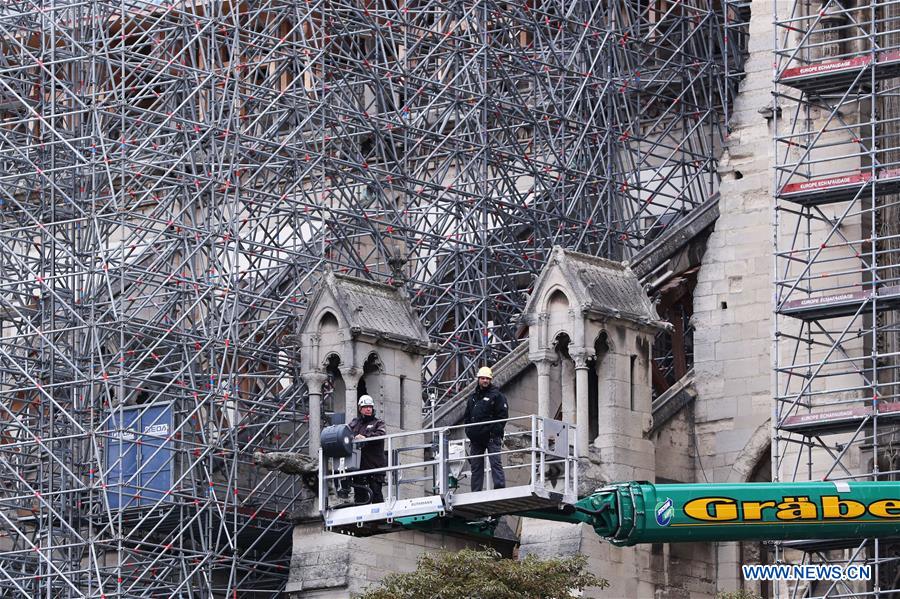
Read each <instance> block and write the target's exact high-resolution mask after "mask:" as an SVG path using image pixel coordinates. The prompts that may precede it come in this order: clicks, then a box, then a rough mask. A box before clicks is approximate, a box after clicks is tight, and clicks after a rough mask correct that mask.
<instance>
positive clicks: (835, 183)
mask: <svg viewBox="0 0 900 599" xmlns="http://www.w3.org/2000/svg"><path fill="white" fill-rule="evenodd" d="M873 181H874V186H873V185H870V183H872V182H873ZM872 187H874V193H875V195H876V196H882V195H886V194H889V193H896V192H898V191H900V168H892V169H883V170H881V171H879V172H878V173H877V175H876V176H875V177H874V179H873V177H872V173H871V172H856V173H850V174H845V175H841V176H838V177H825V178H819V179H810V180H809V181H800V182H796V183H788V184H786V185H783V186H782V187H781V189H780V190H779V191H778V193H777V198H778V199H779V200H784V201H787V202H792V203H794V204H799V205H801V206H819V205H823V204H833V203H836V202H849V201H851V200H853V199H855V198H857V197H860V190H862V189H864V188H868V189H865V191H864V192H863V193H862V197H869V194H870V193H872V189H871V188H872Z"/></svg>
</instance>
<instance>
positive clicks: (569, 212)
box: [0, 0, 746, 598]
mask: <svg viewBox="0 0 900 599" xmlns="http://www.w3.org/2000/svg"><path fill="white" fill-rule="evenodd" d="M743 18H745V15H743V12H742V11H741V10H738V9H734V8H733V7H732V5H730V4H728V3H724V4H723V3H722V2H719V1H710V0H690V1H671V0H654V1H653V2H650V1H644V0H614V1H612V2H608V3H597V2H594V1H592V0H591V1H587V0H577V1H575V2H572V1H562V0H527V1H525V2H509V3H507V2H500V1H492V0H480V1H474V0H473V1H456V0H454V1H450V2H440V3H439V2H435V1H432V0H416V1H414V2H406V1H401V2H375V1H373V0H306V1H303V2H298V1H295V0H291V1H287V0H258V1H257V0H247V1H245V2H237V3H235V2H230V1H228V0H226V1H219V0H217V1H212V0H194V1H190V0H189V1H183V0H172V1H160V2H141V1H135V0H116V1H111V0H110V1H107V0H45V1H43V2H24V1H16V0H9V1H7V2H4V3H3V5H2V7H0V44H2V53H0V163H2V168H0V180H2V182H3V185H2V186H0V221H2V222H0V487H2V490H3V493H2V496H0V596H3V597H47V598H50V597H53V598H59V597H81V596H91V597H108V598H112V597H163V596H165V597H172V596H174V597H222V598H225V597H275V596H277V595H278V592H279V590H280V589H281V588H282V587H283V585H284V582H285V580H286V576H287V570H288V564H289V557H290V545H291V529H292V526H291V522H290V513H291V510H292V509H294V508H295V507H296V503H297V501H298V498H300V497H303V496H304V493H305V490H304V488H303V485H302V483H301V482H300V481H298V480H295V479H292V478H290V477H285V476H276V475H274V474H271V473H262V472H260V471H258V470H256V469H254V468H253V467H252V464H251V460H250V457H249V456H250V454H251V452H252V451H273V450H297V449H300V448H302V447H304V446H305V444H306V440H305V439H306V436H307V430H306V424H305V412H306V406H305V401H306V399H305V387H304V385H303V383H302V381H301V380H300V379H299V376H298V373H297V371H296V354H295V350H294V349H293V348H294V346H293V341H292V335H294V334H295V333H296V330H297V326H298V323H299V321H300V318H301V317H302V314H303V311H304V306H305V303H306V301H307V298H308V297H309V295H310V294H311V292H312V291H313V290H314V289H315V288H316V285H317V281H318V278H319V277H320V275H321V273H322V272H323V269H324V268H325V267H326V266H330V267H331V268H333V269H335V270H339V271H346V272H350V273H351V274H356V275H359V276H363V277H369V278H375V279H378V280H382V281H389V282H395V283H396V284H398V285H401V286H406V288H407V289H408V290H409V291H410V294H411V296H412V297H413V301H414V303H415V305H416V307H417V309H418V310H419V313H420V315H421V318H422V319H423V322H425V323H426V326H427V329H428V332H429V334H430V335H431V337H432V339H433V340H434V341H435V342H437V343H438V344H439V346H440V350H439V351H438V352H437V354H436V355H435V356H434V357H433V358H432V359H430V361H429V362H428V363H427V364H426V369H425V372H424V377H425V381H426V383H427V385H428V387H429V388H430V389H431V390H433V391H434V393H436V394H437V396H438V401H437V404H438V405H440V402H441V400H442V399H444V398H446V397H449V396H452V394H453V393H454V392H456V391H458V389H459V388H460V387H461V385H462V384H463V381H465V380H466V379H468V378H469V377H470V376H471V372H472V366H473V365H476V364H481V363H483V362H493V361H494V360H496V359H498V358H499V357H500V356H502V355H504V354H505V353H506V352H507V351H509V350H510V349H511V348H512V347H513V346H514V345H515V344H516V342H517V335H518V334H519V333H518V331H517V328H518V323H517V322H516V317H517V316H518V314H519V311H520V309H521V308H522V306H523V305H524V299H525V298H524V294H525V293H527V291H528V290H529V287H530V285H531V284H532V281H533V279H534V275H535V274H536V273H537V272H538V271H539V270H540V268H541V267H542V265H543V261H544V258H545V256H546V255H547V253H548V251H549V249H550V248H551V247H552V246H553V245H562V246H565V247H567V248H571V249H574V250H578V251H581V252H587V253H592V254H596V255H603V256H609V257H614V258H627V257H629V256H630V255H632V253H633V252H634V251H636V250H638V249H639V248H641V247H643V246H644V245H645V244H646V243H647V242H648V241H650V240H652V239H653V238H655V237H657V236H659V235H660V234H661V232H663V231H664V230H665V228H666V227H667V226H671V225H672V224H674V223H677V222H678V221H679V219H681V218H683V217H684V216H686V215H688V214H690V212H691V211H692V210H693V209H694V208H695V207H697V206H699V205H701V204H702V203H703V202H704V201H706V200H707V199H708V198H710V197H711V196H712V194H714V193H715V192H716V190H717V185H718V177H717V172H716V167H717V157H718V155H719V153H720V148H721V138H722V133H723V131H722V130H723V123H724V122H725V119H726V117H727V114H728V106H729V102H730V101H731V99H732V97H733V95H734V93H735V90H736V87H737V83H738V74H739V73H740V68H741V65H742V62H743V59H744V55H743V49H742V45H744V44H745V42H746V39H745V37H746V36H745V33H746V30H745V28H744V26H743V24H742V23H743V21H742V19H743ZM723 25H726V26H725V27H723Z"/></svg>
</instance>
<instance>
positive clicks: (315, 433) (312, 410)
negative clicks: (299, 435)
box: [300, 372, 328, 458]
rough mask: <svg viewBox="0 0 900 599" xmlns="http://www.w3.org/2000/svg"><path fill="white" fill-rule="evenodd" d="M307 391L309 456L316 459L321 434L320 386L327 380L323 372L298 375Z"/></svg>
mask: <svg viewBox="0 0 900 599" xmlns="http://www.w3.org/2000/svg"><path fill="white" fill-rule="evenodd" d="M300 376H301V378H303V382H304V383H306V388H307V389H308V390H309V455H310V457H312V458H318V456H319V447H320V445H321V444H320V439H319V436H320V435H321V434H322V385H324V384H325V381H326V380H328V377H327V376H326V374H325V373H324V372H309V373H306V374H302V375H300Z"/></svg>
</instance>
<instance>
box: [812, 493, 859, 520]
mask: <svg viewBox="0 0 900 599" xmlns="http://www.w3.org/2000/svg"><path fill="white" fill-rule="evenodd" d="M865 513H866V506H865V505H863V504H862V503H860V502H858V501H854V500H853V499H841V498H840V497H838V496H837V495H823V496H822V517H823V518H845V519H848V520H849V519H853V518H859V517H860V516H862V515H863V514H865Z"/></svg>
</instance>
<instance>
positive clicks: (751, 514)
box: [741, 501, 775, 520]
mask: <svg viewBox="0 0 900 599" xmlns="http://www.w3.org/2000/svg"><path fill="white" fill-rule="evenodd" d="M767 507H771V508H774V507H775V502H774V501H745V502H743V503H741V508H743V510H744V520H762V511H763V509H765V508H767Z"/></svg>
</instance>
